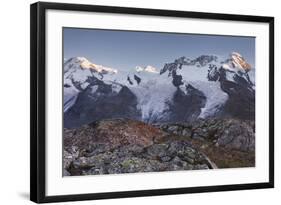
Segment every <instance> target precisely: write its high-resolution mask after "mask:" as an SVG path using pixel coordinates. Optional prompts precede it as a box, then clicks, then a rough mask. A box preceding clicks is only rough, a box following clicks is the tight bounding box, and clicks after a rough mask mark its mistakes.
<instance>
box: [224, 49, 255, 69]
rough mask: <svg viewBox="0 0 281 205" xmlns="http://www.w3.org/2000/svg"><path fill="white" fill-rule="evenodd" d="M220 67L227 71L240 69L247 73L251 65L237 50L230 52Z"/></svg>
mask: <svg viewBox="0 0 281 205" xmlns="http://www.w3.org/2000/svg"><path fill="white" fill-rule="evenodd" d="M222 67H223V68H224V69H225V70H229V71H240V72H244V73H247V72H249V71H250V70H251V69H252V66H251V65H250V64H249V63H248V62H247V61H246V60H245V59H244V58H243V56H242V55H241V54H240V53H238V52H232V53H231V54H230V58H229V59H227V60H226V62H225V63H223V65H222Z"/></svg>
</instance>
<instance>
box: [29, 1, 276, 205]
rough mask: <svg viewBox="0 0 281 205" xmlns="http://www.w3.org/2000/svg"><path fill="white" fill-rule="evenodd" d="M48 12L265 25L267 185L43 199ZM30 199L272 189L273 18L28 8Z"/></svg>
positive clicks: (92, 195)
mask: <svg viewBox="0 0 281 205" xmlns="http://www.w3.org/2000/svg"><path fill="white" fill-rule="evenodd" d="M48 9H54V10H67V11H86V12H101V13H121V14H137V15H150V16H170V17H181V18H195V19H216V20H230V21H231V20H232V21H247V22H263V23H267V24H269V45H270V46H269V50H268V52H269V61H270V62H269V122H265V123H269V166H268V167H269V181H268V182H263V183H249V184H238V185H234V184H229V185H220V186H203V187H192V188H171V189H158V190H141V191H125V192H108V193H89V194H74V195H59V196H46V179H45V176H46V165H45V162H46V160H45V158H46V154H45V151H46V148H45V146H46V136H45V133H46V127H45V122H46V121H45V116H46V109H45V108H46V93H45V89H46V80H45V73H46V68H45V63H46V62H45V61H46V60H45V49H46V47H45V37H46V29H45V26H46V11H47V10H48ZM30 50H31V51H30V94H31V95H30V110H31V112H30V199H31V201H34V202H37V203H45V202H62V201H76V200H97V199H110V198H123V197H141V196H154V195H169V194H186V193H198V192H214V191H216V192H217V191H231V190H245V189H261V188H273V187H274V18H273V17H265V16H248V15H232V14H231V15H230V14H218V13H202V12H187V11H173V10H156V9H144V8H126V7H111V6H96V5H82V4H65V3H47V2H38V3H34V4H32V5H31V7H30Z"/></svg>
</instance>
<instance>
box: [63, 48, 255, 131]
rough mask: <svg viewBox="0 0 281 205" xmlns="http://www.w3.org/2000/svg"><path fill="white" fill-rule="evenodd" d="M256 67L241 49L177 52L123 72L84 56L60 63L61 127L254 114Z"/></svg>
mask: <svg viewBox="0 0 281 205" xmlns="http://www.w3.org/2000/svg"><path fill="white" fill-rule="evenodd" d="M254 76H255V68H253V67H252V66H251V65H250V64H249V63H248V62H247V61H246V60H245V59H244V58H243V57H242V55H241V54H239V53H237V52H233V53H231V54H230V55H229V56H227V57H225V58H222V57H220V56H216V55H200V56H198V57H196V58H187V57H184V56H183V57H179V58H177V59H175V60H174V61H173V62H171V63H166V64H165V65H164V66H163V68H162V69H157V68H155V67H153V66H151V65H147V66H136V67H135V69H131V70H130V71H128V72H125V71H120V70H117V69H114V68H110V67H106V66H103V65H97V64H94V63H92V62H90V61H89V60H88V59H86V58H84V57H73V58H70V59H68V60H67V61H65V63H64V127H66V128H74V127H80V126H81V125H84V124H88V123H91V122H94V121H98V120H103V119H112V118H129V119H134V120H139V121H144V122H147V123H167V122H186V121H192V120H195V119H200V118H203V119H206V118H212V117H216V118H222V117H228V118H230V117H231V118H239V119H246V120H253V119H254V118H255V78H254Z"/></svg>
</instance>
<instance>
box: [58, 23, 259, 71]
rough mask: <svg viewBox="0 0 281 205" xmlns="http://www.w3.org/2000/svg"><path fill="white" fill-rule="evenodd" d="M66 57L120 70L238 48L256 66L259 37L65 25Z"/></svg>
mask: <svg viewBox="0 0 281 205" xmlns="http://www.w3.org/2000/svg"><path fill="white" fill-rule="evenodd" d="M63 43H64V59H66V60H67V59H69V58H71V57H78V56H80V57H85V58H87V59H88V60H90V61H91V62H92V63H95V64H99V65H103V66H106V67H112V68H115V69H118V70H130V69H134V68H135V67H136V66H147V65H151V66H154V67H156V68H157V69H159V70H160V69H161V68H162V67H163V66H164V64H165V63H171V62H173V61H174V60H175V59H176V58H179V57H181V56H185V57H187V58H190V59H193V58H196V57H198V56H200V55H203V54H207V55H218V56H228V55H229V54H230V53H231V52H233V51H235V52H238V53H240V54H241V55H242V56H243V57H244V58H245V59H246V61H247V62H249V63H250V64H251V65H252V66H253V67H255V38H254V37H241V36H218V35H198V34H176V33H157V32H134V31H113V30H99V29H84V28H64V29H63Z"/></svg>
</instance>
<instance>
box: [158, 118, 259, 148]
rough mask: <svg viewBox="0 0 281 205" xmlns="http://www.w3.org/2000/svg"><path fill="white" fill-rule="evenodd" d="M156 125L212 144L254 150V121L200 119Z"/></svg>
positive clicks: (175, 133) (167, 130)
mask: <svg viewBox="0 0 281 205" xmlns="http://www.w3.org/2000/svg"><path fill="white" fill-rule="evenodd" d="M158 127H160V129H162V130H163V131H165V132H168V133H170V134H174V135H179V136H186V137H190V138H191V139H198V140H202V141H207V142H211V143H212V144H213V145H214V146H221V147H225V148H228V149H235V150H239V151H254V150H255V125H254V121H246V120H238V119H205V120H203V119H202V120H197V121H194V122H190V123H172V124H161V125H158Z"/></svg>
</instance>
